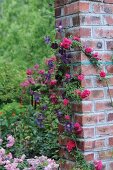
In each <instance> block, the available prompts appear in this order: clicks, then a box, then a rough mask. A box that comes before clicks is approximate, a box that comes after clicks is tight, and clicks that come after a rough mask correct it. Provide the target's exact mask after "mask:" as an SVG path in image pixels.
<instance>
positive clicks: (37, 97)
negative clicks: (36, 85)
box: [34, 92, 40, 102]
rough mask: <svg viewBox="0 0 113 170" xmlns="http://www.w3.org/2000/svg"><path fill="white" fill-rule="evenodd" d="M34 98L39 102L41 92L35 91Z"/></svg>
mask: <svg viewBox="0 0 113 170" xmlns="http://www.w3.org/2000/svg"><path fill="white" fill-rule="evenodd" d="M34 100H35V101H36V102H39V100H40V96H39V94H38V93H36V92H35V93H34Z"/></svg>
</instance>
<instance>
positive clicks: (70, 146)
mask: <svg viewBox="0 0 113 170" xmlns="http://www.w3.org/2000/svg"><path fill="white" fill-rule="evenodd" d="M50 46H51V48H53V49H54V50H56V53H57V55H56V56H57V57H55V56H54V57H51V58H48V59H46V61H45V64H46V67H45V70H42V69H40V66H39V65H38V64H36V65H35V66H34V67H33V68H29V69H27V71H26V74H27V79H26V80H25V81H24V82H22V83H21V86H22V88H23V91H24V93H25V91H26V92H28V93H29V95H31V104H32V106H34V108H35V109H38V110H39V107H40V108H41V107H42V106H43V107H45V108H44V111H45V112H44V114H42V113H37V114H36V115H35V116H36V120H37V125H38V126H39V128H45V125H44V123H45V124H46V119H47V118H46V111H47V110H48V107H49V106H48V105H45V106H44V104H43V97H44V96H45V95H47V98H46V99H47V100H48V101H49V103H51V104H53V105H54V112H53V113H52V114H55V115H56V116H57V118H58V120H59V121H60V122H61V123H63V124H64V133H63V134H62V136H65V137H68V139H69V140H68V141H67V144H66V149H67V151H68V152H69V153H70V154H72V155H75V156H74V157H75V159H76V151H78V150H79V149H78V146H77V145H78V144H77V142H76V141H77V138H78V137H79V136H80V135H81V133H82V131H83V130H82V126H81V124H80V123H78V122H76V121H75V120H74V121H73V114H72V113H71V112H70V111H71V110H72V102H73V101H74V102H76V103H80V102H81V101H82V99H84V98H88V97H89V96H90V90H89V89H84V88H83V87H82V86H81V82H82V81H83V80H84V79H85V75H84V73H82V72H81V70H79V69H78V70H76V71H75V72H74V73H71V72H70V70H69V65H70V63H71V56H70V54H69V50H71V49H74V48H76V47H79V48H80V49H81V51H82V52H83V53H84V54H85V55H86V56H87V57H88V58H89V60H90V61H91V63H92V64H93V65H94V66H95V67H97V68H98V69H99V70H100V74H99V78H100V79H101V80H106V73H105V72H104V71H103V70H102V69H101V63H100V61H101V58H100V57H99V55H98V53H94V52H93V49H92V48H90V47H84V46H82V44H81V42H80V39H79V38H78V37H70V38H66V37H65V38H63V40H62V41H61V42H57V41H56V42H54V43H52V42H51V43H50ZM61 87H62V88H63V91H62V93H60V94H59V89H60V88H61ZM74 153H75V154H74ZM93 167H94V168H95V169H96V170H101V169H102V168H103V165H102V162H101V161H100V160H99V161H95V162H94V165H93Z"/></svg>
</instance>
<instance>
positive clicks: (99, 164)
mask: <svg viewBox="0 0 113 170" xmlns="http://www.w3.org/2000/svg"><path fill="white" fill-rule="evenodd" d="M94 167H95V170H102V168H103V164H102V161H101V160H99V161H94Z"/></svg>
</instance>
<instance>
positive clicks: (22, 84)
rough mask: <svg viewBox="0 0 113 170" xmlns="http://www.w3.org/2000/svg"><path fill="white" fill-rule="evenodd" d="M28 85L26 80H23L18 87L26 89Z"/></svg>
mask: <svg viewBox="0 0 113 170" xmlns="http://www.w3.org/2000/svg"><path fill="white" fill-rule="evenodd" d="M29 85H30V83H29V81H28V80H25V81H24V82H22V83H21V84H20V86H22V87H28V86H29Z"/></svg>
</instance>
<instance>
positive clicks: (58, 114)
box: [56, 110, 63, 118]
mask: <svg viewBox="0 0 113 170" xmlns="http://www.w3.org/2000/svg"><path fill="white" fill-rule="evenodd" d="M56 114H57V117H58V118H61V117H62V116H63V112H61V111H59V110H57V112H56Z"/></svg>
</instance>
